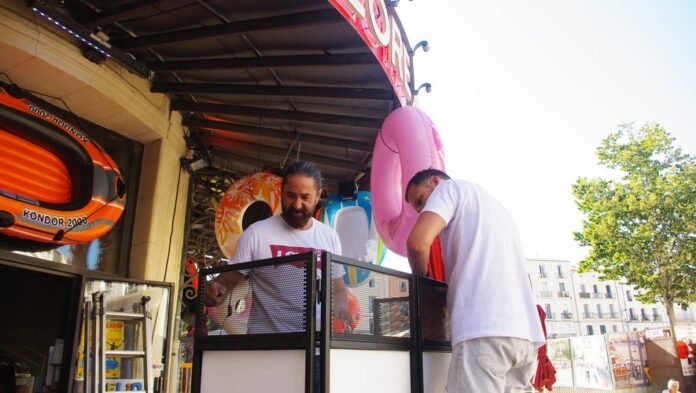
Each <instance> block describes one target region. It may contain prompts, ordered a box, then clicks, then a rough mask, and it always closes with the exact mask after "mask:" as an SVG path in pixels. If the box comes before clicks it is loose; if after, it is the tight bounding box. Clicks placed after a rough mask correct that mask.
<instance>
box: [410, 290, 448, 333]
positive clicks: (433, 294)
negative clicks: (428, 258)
mask: <svg viewBox="0 0 696 393" xmlns="http://www.w3.org/2000/svg"><path fill="white" fill-rule="evenodd" d="M420 280H421V281H420V286H419V289H420V291H419V293H418V302H419V305H420V317H421V321H420V323H421V328H422V329H423V341H424V342H427V341H450V340H451V337H450V328H449V315H448V312H447V286H446V285H445V284H444V283H440V282H437V281H431V280H426V279H423V278H420Z"/></svg>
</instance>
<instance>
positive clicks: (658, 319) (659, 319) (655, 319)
mask: <svg viewBox="0 0 696 393" xmlns="http://www.w3.org/2000/svg"><path fill="white" fill-rule="evenodd" d="M652 320H653V321H658V322H660V321H662V315H653V316H652Z"/></svg>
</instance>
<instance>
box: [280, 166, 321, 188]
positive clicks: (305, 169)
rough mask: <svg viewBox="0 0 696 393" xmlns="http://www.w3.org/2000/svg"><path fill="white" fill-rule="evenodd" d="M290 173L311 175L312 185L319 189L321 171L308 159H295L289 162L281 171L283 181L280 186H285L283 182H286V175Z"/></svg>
mask: <svg viewBox="0 0 696 393" xmlns="http://www.w3.org/2000/svg"><path fill="white" fill-rule="evenodd" d="M291 175H302V176H307V177H311V178H312V179H314V185H316V186H317V190H321V186H322V184H321V171H320V170H319V168H317V166H316V165H314V163H312V162H310V161H295V162H293V163H292V164H290V165H289V166H288V167H287V168H285V170H284V171H283V182H282V183H281V187H282V188H285V183H287V182H288V177H289V176H291Z"/></svg>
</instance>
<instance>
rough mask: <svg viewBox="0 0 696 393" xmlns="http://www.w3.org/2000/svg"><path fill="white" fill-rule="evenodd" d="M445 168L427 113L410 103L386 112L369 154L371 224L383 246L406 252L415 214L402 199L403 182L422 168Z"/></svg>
mask: <svg viewBox="0 0 696 393" xmlns="http://www.w3.org/2000/svg"><path fill="white" fill-rule="evenodd" d="M429 168H433V169H440V170H442V171H444V170H445V160H444V152H443V147H442V142H441V141H440V136H439V134H438V133H437V129H436V128H435V126H434V125H433V123H432V121H431V120H430V119H429V118H428V116H427V115H426V114H425V113H423V112H422V111H421V110H420V109H418V108H414V107H411V106H407V107H401V108H398V109H396V110H395V111H393V112H392V113H390V114H389V116H387V118H386V119H385V120H384V124H383V125H382V129H381V130H380V132H379V135H378V136H377V140H376V142H375V148H374V152H373V155H372V171H371V173H370V189H371V191H372V207H373V209H374V217H375V224H376V227H377V230H378V232H379V236H380V238H381V239H382V241H383V242H384V244H386V246H387V248H389V249H390V250H392V251H394V252H396V253H397V254H399V255H402V256H406V239H407V238H408V235H409V233H410V232H411V229H413V225H414V224H415V222H416V218H417V217H418V214H417V213H416V211H415V210H414V209H413V208H412V207H411V206H410V205H408V204H407V203H406V201H405V200H404V193H405V191H406V185H407V184H408V181H409V180H411V177H413V175H415V174H416V173H417V172H419V171H421V170H423V169H429Z"/></svg>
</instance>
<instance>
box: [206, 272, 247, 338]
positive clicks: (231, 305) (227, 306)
mask: <svg viewBox="0 0 696 393" xmlns="http://www.w3.org/2000/svg"><path fill="white" fill-rule="evenodd" d="M252 293H253V292H252V290H251V285H250V284H249V280H247V279H245V280H241V281H239V283H238V284H237V285H236V286H235V287H234V288H233V289H232V290H231V291H230V292H229V293H228V294H227V296H225V298H224V300H223V301H222V302H221V303H220V304H219V305H217V306H214V307H206V309H207V312H208V317H209V318H210V319H211V320H212V322H214V323H215V324H216V325H217V326H218V327H219V328H220V329H222V330H224V331H225V332H226V333H227V334H246V333H247V324H248V322H249V313H250V312H251V302H252V300H253V299H252V296H253V295H252ZM210 334H211V335H214V333H210Z"/></svg>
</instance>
